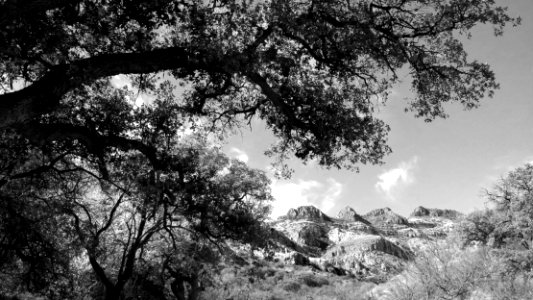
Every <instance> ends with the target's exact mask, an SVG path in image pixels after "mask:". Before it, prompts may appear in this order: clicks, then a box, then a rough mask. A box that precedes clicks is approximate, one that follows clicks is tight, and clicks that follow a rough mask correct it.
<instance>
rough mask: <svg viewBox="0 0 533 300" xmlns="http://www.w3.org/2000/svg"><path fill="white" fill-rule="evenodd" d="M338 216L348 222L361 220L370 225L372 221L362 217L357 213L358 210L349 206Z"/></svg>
mask: <svg viewBox="0 0 533 300" xmlns="http://www.w3.org/2000/svg"><path fill="white" fill-rule="evenodd" d="M337 218H338V219H340V220H344V221H347V222H361V223H363V224H367V225H370V222H368V221H367V220H365V219H364V218H363V217H361V216H360V215H359V214H357V212H356V211H355V210H354V209H353V208H351V207H349V206H346V207H345V208H343V209H342V210H341V211H340V212H339V213H338V214H337Z"/></svg>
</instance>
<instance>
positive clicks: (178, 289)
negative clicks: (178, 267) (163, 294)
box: [170, 279, 186, 300]
mask: <svg viewBox="0 0 533 300" xmlns="http://www.w3.org/2000/svg"><path fill="white" fill-rule="evenodd" d="M170 288H171V289H172V293H173V294H174V296H175V297H176V299H178V300H186V299H185V287H184V286H183V280H182V279H174V281H172V283H171V284H170Z"/></svg>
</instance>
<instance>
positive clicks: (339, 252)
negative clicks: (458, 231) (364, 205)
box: [270, 206, 456, 277]
mask: <svg viewBox="0 0 533 300" xmlns="http://www.w3.org/2000/svg"><path fill="white" fill-rule="evenodd" d="M417 211H418V212H417V214H420V215H422V216H416V217H411V218H409V219H406V218H404V217H403V216H400V215H398V214H396V213H394V212H393V211H392V210H391V209H389V208H382V209H376V210H373V211H371V212H369V213H367V214H365V215H364V216H361V215H359V214H357V212H356V211H355V210H354V209H352V208H350V207H346V208H344V209H342V210H341V211H340V212H339V213H338V214H337V218H331V217H329V216H327V215H326V214H324V213H323V212H322V211H320V210H319V209H318V208H316V207H313V206H303V207H298V208H295V209H291V210H290V211H289V212H288V213H287V215H286V216H284V217H282V218H280V219H278V220H276V221H272V223H271V224H270V225H271V226H272V232H273V234H272V235H273V236H275V237H276V241H277V245H278V246H277V248H276V249H275V250H274V251H275V252H277V253H278V254H276V255H275V257H280V258H283V261H284V262H285V263H292V264H309V265H312V266H315V267H317V268H319V269H321V270H323V271H327V272H331V273H334V274H340V275H345V274H352V275H356V276H363V277H364V276H383V274H385V275H388V274H394V273H397V272H400V271H401V270H402V268H403V266H404V265H405V263H406V262H407V261H409V260H410V259H411V258H412V257H413V256H414V255H415V254H414V253H416V251H418V250H419V249H422V248H424V247H426V245H429V244H430V243H433V242H434V241H436V240H440V239H442V238H445V237H446V236H447V234H448V233H449V232H450V231H451V230H452V229H453V226H454V224H455V223H456V222H455V221H454V220H452V219H448V218H446V217H440V216H451V215H452V214H451V213H445V214H441V213H439V212H435V213H434V214H433V215H434V216H432V211H433V210H430V209H426V208H423V207H422V208H419V209H417ZM435 211H436V210H435ZM445 212H446V211H445ZM274 233H275V234H274Z"/></svg>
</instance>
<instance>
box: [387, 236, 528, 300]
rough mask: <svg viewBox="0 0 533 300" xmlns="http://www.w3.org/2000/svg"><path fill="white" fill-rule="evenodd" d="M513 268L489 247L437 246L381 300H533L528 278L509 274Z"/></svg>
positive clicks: (421, 256)
mask: <svg viewBox="0 0 533 300" xmlns="http://www.w3.org/2000/svg"><path fill="white" fill-rule="evenodd" d="M510 267H511V266H510V264H509V260H508V259H506V257H504V256H502V255H501V254H497V253H496V252H495V251H493V250H490V249H489V248H487V247H477V248H466V249H461V248H460V247H456V246H455V245H452V246H448V247H446V246H444V245H435V246H433V247H430V249H427V250H426V251H423V252H421V253H419V255H417V257H416V258H415V260H414V261H413V262H412V263H411V264H410V265H409V266H408V267H407V269H406V270H405V271H404V272H403V273H402V274H400V275H399V276H397V277H396V278H394V279H393V280H391V282H389V283H388V284H387V285H386V287H387V288H385V290H387V289H388V292H387V293H386V295H381V296H380V297H379V299H394V300H419V299H426V300H430V299H431V300H434V299H435V300H438V299H498V300H503V299H509V300H510V299H532V298H531V296H533V292H532V291H533V290H532V289H531V287H532V284H531V280H530V278H531V277H530V276H529V274H528V273H527V272H526V271H525V270H523V269H522V270H517V269H516V268H515V269H513V272H507V271H506V270H509V268H510Z"/></svg>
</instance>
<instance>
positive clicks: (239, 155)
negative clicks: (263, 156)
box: [229, 147, 250, 163]
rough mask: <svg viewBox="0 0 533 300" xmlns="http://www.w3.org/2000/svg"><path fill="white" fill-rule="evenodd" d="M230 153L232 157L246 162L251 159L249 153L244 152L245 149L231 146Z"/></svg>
mask: <svg viewBox="0 0 533 300" xmlns="http://www.w3.org/2000/svg"><path fill="white" fill-rule="evenodd" d="M229 153H230V155H231V156H232V157H234V158H236V159H238V160H240V161H242V162H244V163H247V162H248V160H249V159H250V157H248V154H246V152H244V151H243V150H241V149H239V148H235V147H233V148H231V149H230V150H229Z"/></svg>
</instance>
